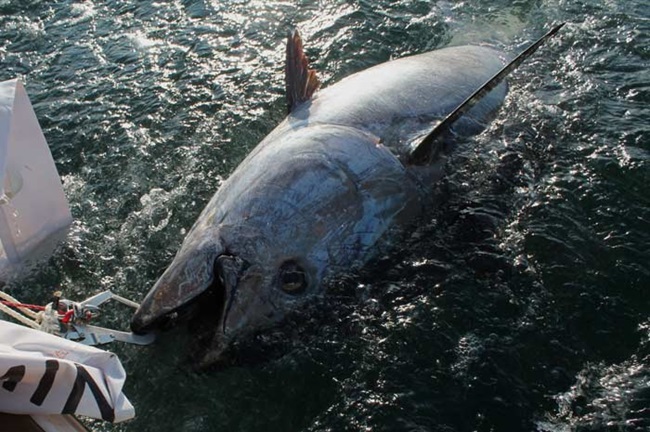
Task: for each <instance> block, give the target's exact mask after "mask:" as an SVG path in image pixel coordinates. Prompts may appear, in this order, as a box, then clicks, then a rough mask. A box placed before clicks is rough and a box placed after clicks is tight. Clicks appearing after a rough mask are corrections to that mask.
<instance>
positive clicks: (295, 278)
mask: <svg viewBox="0 0 650 432" xmlns="http://www.w3.org/2000/svg"><path fill="white" fill-rule="evenodd" d="M278 282H279V285H280V288H282V291H284V292H286V293H289V294H299V293H301V292H303V291H304V290H305V288H307V275H306V274H305V271H304V270H303V269H302V267H300V266H299V265H298V263H296V262H295V261H287V262H285V263H284V264H282V266H281V267H280V272H279V273H278Z"/></svg>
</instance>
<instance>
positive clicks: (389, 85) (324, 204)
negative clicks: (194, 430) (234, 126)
mask: <svg viewBox="0 0 650 432" xmlns="http://www.w3.org/2000/svg"><path fill="white" fill-rule="evenodd" d="M502 57H503V56H502V55H501V53H499V52H498V51H495V50H493V49H491V48H486V47H475V46H463V47H453V48H445V49H442V50H437V51H433V52H430V53H425V54H421V55H416V56H412V57H406V58H403V59H399V60H395V61H391V62H387V63H383V64H380V65H378V66H375V67H372V68H370V69H367V70H365V71H361V72H359V73H356V74H354V75H351V76H350V77H348V78H345V79H343V80H342V81H340V82H339V83H337V84H334V85H332V86H331V87H328V88H325V89H322V90H320V91H319V92H317V93H316V95H315V96H314V97H313V98H312V99H311V100H308V101H306V102H304V103H302V104H300V105H298V106H296V107H295V108H294V110H293V111H292V112H291V113H290V114H289V115H288V116H287V118H286V119H285V120H284V121H283V122H281V123H280V124H279V125H278V126H277V127H276V128H275V130H273V131H272V132H271V133H270V134H269V135H268V136H267V137H266V138H265V139H264V140H263V141H262V142H261V143H260V144H259V145H258V146H257V147H256V148H255V149H253V151H252V152H251V153H250V154H249V155H248V156H247V157H246V159H245V160H244V161H243V162H242V163H241V164H240V165H239V166H238V167H237V169H236V170H235V171H234V172H233V174H232V175H231V176H230V178H229V179H228V180H227V181H225V182H224V183H223V184H222V186H221V187H220V189H219V190H218V191H217V192H216V193H215V195H214V196H213V198H212V199H211V200H210V202H209V203H208V204H207V206H206V207H205V209H204V210H203V212H202V213H201V215H200V216H199V218H198V219H197V221H196V223H195V224H194V226H193V227H192V229H191V230H190V231H189V233H188V234H187V236H186V238H185V240H184V242H183V245H182V246H181V248H180V250H179V252H178V253H177V255H176V257H175V258H174V260H173V262H172V263H171V265H170V266H169V267H168V269H167V270H166V271H165V272H164V274H163V275H162V276H161V277H160V279H159V280H158V281H157V282H156V284H155V285H154V287H153V288H152V289H151V290H150V291H149V293H148V294H147V296H146V297H145V299H144V300H143V301H142V303H141V305H140V308H139V309H138V310H137V311H136V313H135V315H134V316H133V318H132V322H131V326H132V329H133V330H134V331H135V332H146V331H150V330H152V329H155V328H156V327H157V326H158V325H159V324H160V322H161V320H162V319H163V318H164V317H166V316H169V315H170V314H173V313H174V311H175V310H177V309H179V308H181V307H183V306H184V305H186V304H188V303H192V302H193V301H195V299H196V298H197V297H200V296H201V294H202V293H204V292H206V291H208V290H210V289H217V290H221V291H220V292H221V294H220V297H219V298H220V299H221V301H219V302H217V304H215V305H214V309H210V312H209V313H210V314H213V316H210V317H208V319H209V320H212V322H213V326H214V335H213V336H212V341H211V342H210V344H209V349H208V350H207V352H206V353H203V354H201V356H202V359H201V360H200V363H201V364H202V365H207V364H209V363H211V362H215V361H219V359H220V357H221V355H222V353H223V352H224V350H226V349H227V347H228V346H229V345H230V344H231V343H232V342H233V341H235V340H238V339H240V338H244V337H247V336H249V335H251V334H253V333H255V332H259V331H263V330H264V329H265V328H268V327H269V326H272V325H273V324H275V323H277V322H278V321H280V320H282V318H283V317H284V316H285V315H286V314H287V313H288V312H290V311H292V310H295V309H296V308H300V307H301V306H302V305H304V303H305V302H307V301H311V300H312V299H313V298H314V297H318V296H320V295H322V294H323V292H324V289H325V286H326V283H325V281H326V280H327V279H328V278H331V277H335V276H336V275H337V274H340V273H343V272H349V271H354V269H356V268H358V267H360V266H362V265H363V264H364V263H365V262H367V261H368V260H369V259H370V258H371V257H372V256H374V255H375V254H376V253H377V252H378V251H380V250H383V249H385V248H388V247H389V246H390V242H391V241H394V240H395V239H396V238H398V236H397V234H396V233H397V232H400V231H403V230H404V229H406V228H408V227H409V226H410V224H412V223H414V221H415V220H417V218H418V217H419V216H420V215H421V214H422V213H423V212H424V211H425V210H426V208H427V207H429V206H430V205H431V204H432V203H431V192H432V191H433V188H434V187H435V184H436V182H437V180H439V179H440V177H441V176H442V174H443V166H444V154H443V155H440V157H438V158H437V159H435V160H434V161H432V163H431V164H430V165H427V166H411V165H409V164H406V163H404V156H405V155H406V154H407V153H408V151H409V150H410V149H411V148H412V146H413V144H414V142H415V141H417V139H419V138H421V137H422V135H423V134H426V133H427V132H428V131H429V130H430V129H431V127H432V124H435V122H436V120H439V119H440V118H442V117H444V116H445V115H446V114H447V113H449V112H450V111H451V110H453V109H454V108H455V107H456V106H457V105H458V104H459V103H461V102H462V101H463V100H464V98H465V97H467V96H468V95H469V94H471V93H472V92H473V91H474V90H475V89H476V88H478V87H479V86H480V85H482V84H483V83H484V82H485V81H486V80H487V79H489V78H490V77H491V76H492V75H493V74H494V73H495V72H497V71H498V70H499V69H500V68H501V67H502V65H503V61H502ZM506 92H507V86H506V85H505V83H504V84H500V85H499V86H498V87H497V88H495V89H494V90H493V91H492V92H491V93H490V94H489V95H488V96H486V97H485V98H484V99H483V100H481V101H480V102H479V103H478V104H477V105H476V106H475V107H473V108H472V109H471V110H470V112H469V113H468V115H466V116H465V117H463V118H461V119H460V120H459V121H458V122H457V123H456V124H455V125H454V132H455V133H456V134H458V135H462V136H467V135H472V134H475V133H478V132H480V131H481V130H482V129H483V128H484V127H485V125H486V123H487V122H488V121H489V119H490V118H491V116H492V115H493V113H494V112H495V111H496V110H497V109H498V108H499V106H500V105H501V104H502V102H503V99H504V97H505V94H506ZM222 256H223V257H227V258H228V259H227V260H225V261H223V260H221V261H222V262H221V263H217V261H219V260H218V258H219V257H222ZM225 262H228V263H229V264H227V265H222V264H223V263H225ZM233 263H234V264H233ZM286 263H290V264H289V266H290V267H291V268H294V267H295V266H297V268H298V269H300V268H302V270H303V272H304V273H300V272H299V273H300V274H301V275H304V278H303V279H301V280H304V281H305V283H303V284H302V285H305V284H306V286H305V288H304V289H303V290H301V292H300V293H289V292H285V291H284V290H283V289H282V286H287V285H285V284H284V282H283V281H282V280H280V279H283V278H285V276H284V273H282V271H280V269H282V268H283V266H285V265H287V264H286Z"/></svg>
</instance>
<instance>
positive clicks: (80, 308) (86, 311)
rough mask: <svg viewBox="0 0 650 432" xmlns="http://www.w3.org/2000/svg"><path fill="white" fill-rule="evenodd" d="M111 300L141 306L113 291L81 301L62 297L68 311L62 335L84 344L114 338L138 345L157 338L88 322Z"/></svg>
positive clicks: (62, 302) (63, 321)
mask: <svg viewBox="0 0 650 432" xmlns="http://www.w3.org/2000/svg"><path fill="white" fill-rule="evenodd" d="M109 300H116V301H118V302H120V303H122V304H124V305H126V306H129V307H131V308H134V309H137V308H138V306H139V305H138V304H137V303H135V302H133V301H131V300H129V299H126V298H124V297H122V296H119V295H117V294H113V293H112V292H111V291H104V292H101V293H99V294H96V295H94V296H92V297H89V298H87V299H86V300H83V301H81V302H72V301H70V300H65V299H61V300H59V305H64V306H65V307H67V311H66V313H65V314H64V317H63V319H62V320H61V321H62V323H63V325H64V326H65V327H66V330H65V331H63V332H61V336H62V337H63V338H65V339H68V340H72V341H75V342H78V343H82V344H84V345H103V344H107V343H110V342H113V341H114V340H118V341H121V342H126V343H131V344H136V345H149V344H150V343H152V342H153V341H154V340H155V338H156V337H155V335H154V334H153V333H150V334H146V335H136V334H133V333H131V332H125V331H120V330H112V329H108V328H104V327H98V326H94V325H91V324H88V322H89V320H90V319H91V318H93V317H95V316H97V315H98V314H99V312H100V308H99V306H100V305H102V304H104V303H106V302H107V301H109Z"/></svg>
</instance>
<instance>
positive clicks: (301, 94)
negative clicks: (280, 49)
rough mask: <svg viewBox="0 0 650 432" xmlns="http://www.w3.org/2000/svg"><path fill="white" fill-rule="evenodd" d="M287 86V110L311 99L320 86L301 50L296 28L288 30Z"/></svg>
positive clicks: (300, 40)
mask: <svg viewBox="0 0 650 432" xmlns="http://www.w3.org/2000/svg"><path fill="white" fill-rule="evenodd" d="M285 82H286V86H287V107H288V109H289V112H291V111H293V109H294V108H295V107H296V106H298V105H300V104H301V103H303V102H305V101H308V100H309V99H311V97H312V95H313V94H314V92H315V91H316V90H317V89H318V87H319V86H320V81H319V80H318V77H317V76H316V71H315V70H313V69H309V61H308V60H307V57H306V56H305V53H304V52H303V50H302V39H301V38H300V34H298V30H295V29H294V30H293V31H291V32H289V37H288V39H287V63H286V65H285Z"/></svg>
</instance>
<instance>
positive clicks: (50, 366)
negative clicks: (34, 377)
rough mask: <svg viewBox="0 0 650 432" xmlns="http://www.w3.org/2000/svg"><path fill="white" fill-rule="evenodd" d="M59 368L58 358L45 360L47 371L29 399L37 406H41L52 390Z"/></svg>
mask: <svg viewBox="0 0 650 432" xmlns="http://www.w3.org/2000/svg"><path fill="white" fill-rule="evenodd" d="M58 370H59V361H58V360H46V361H45V373H44V374H43V376H42V377H41V380H40V381H39V383H38V387H36V391H35V392H34V394H33V395H32V398H31V399H30V400H29V401H30V402H31V403H33V404H34V405H37V406H41V405H42V404H43V401H44V400H45V398H46V397H47V394H48V393H49V392H50V390H52V385H53V384H54V378H55V377H56V372H57V371H58Z"/></svg>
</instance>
